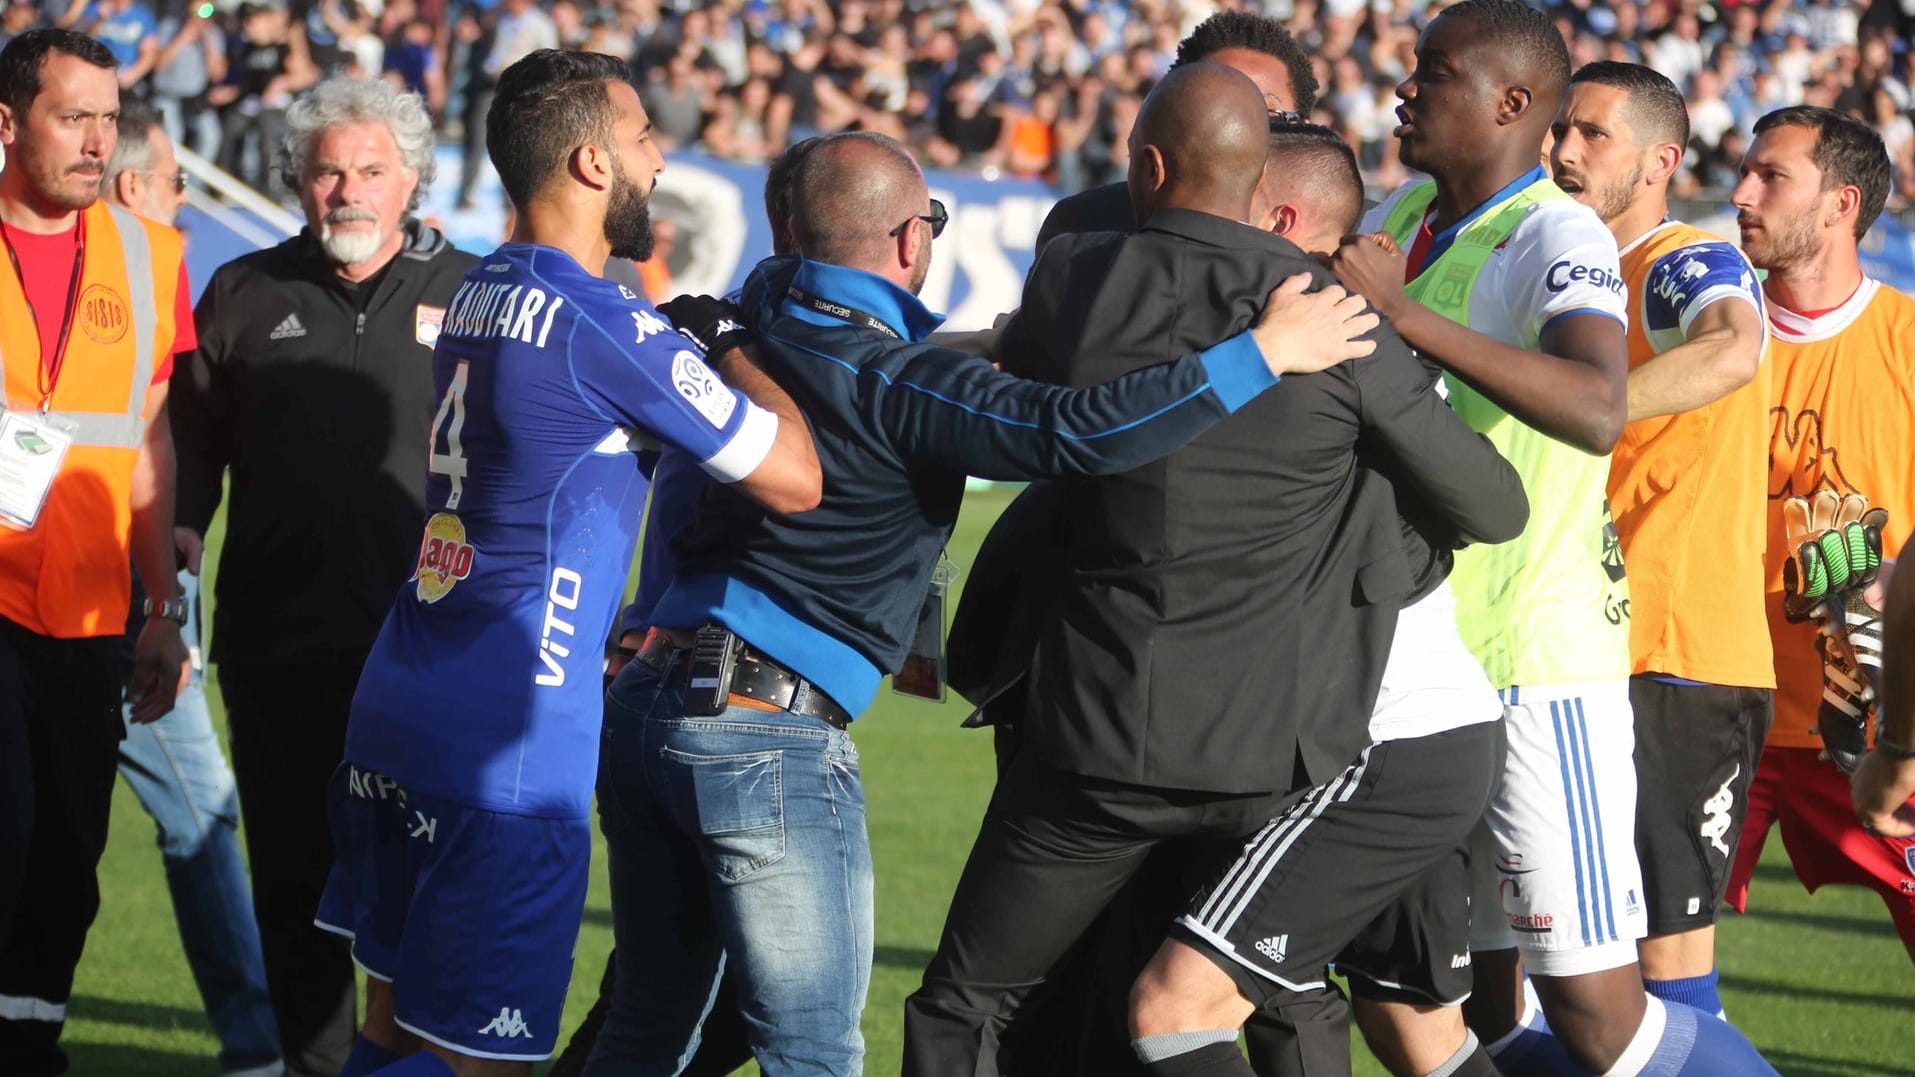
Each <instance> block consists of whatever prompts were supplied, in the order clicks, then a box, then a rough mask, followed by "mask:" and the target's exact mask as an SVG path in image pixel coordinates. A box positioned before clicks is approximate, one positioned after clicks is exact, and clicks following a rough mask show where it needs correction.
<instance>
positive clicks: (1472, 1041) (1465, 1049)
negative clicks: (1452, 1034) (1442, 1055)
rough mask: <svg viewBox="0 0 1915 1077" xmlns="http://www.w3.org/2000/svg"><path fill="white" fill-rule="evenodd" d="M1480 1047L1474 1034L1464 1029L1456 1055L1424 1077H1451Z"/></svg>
mask: <svg viewBox="0 0 1915 1077" xmlns="http://www.w3.org/2000/svg"><path fill="white" fill-rule="evenodd" d="M1482 1046H1483V1045H1482V1042H1481V1041H1480V1040H1478V1039H1477V1038H1476V1033H1474V1032H1471V1031H1469V1030H1467V1029H1465V1030H1464V1032H1463V1046H1461V1047H1458V1048H1457V1049H1456V1053H1455V1054H1453V1055H1451V1056H1450V1057H1449V1061H1447V1062H1444V1063H1443V1064H1442V1065H1440V1066H1438V1067H1436V1068H1435V1069H1433V1070H1431V1071H1430V1072H1429V1073H1427V1074H1425V1075H1424V1077H1451V1075H1452V1074H1455V1073H1457V1072H1458V1071H1460V1070H1461V1069H1462V1068H1463V1063H1465V1062H1468V1061H1469V1060H1470V1057H1471V1056H1472V1055H1474V1054H1476V1052H1477V1051H1478V1050H1480V1049H1481V1048H1482Z"/></svg>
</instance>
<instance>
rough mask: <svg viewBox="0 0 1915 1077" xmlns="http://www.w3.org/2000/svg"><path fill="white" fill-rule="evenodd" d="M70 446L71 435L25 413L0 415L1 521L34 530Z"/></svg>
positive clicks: (16, 412)
mask: <svg viewBox="0 0 1915 1077" xmlns="http://www.w3.org/2000/svg"><path fill="white" fill-rule="evenodd" d="M72 444H73V438H72V436H71V435H69V434H66V433H65V432H63V431H60V430H56V429H54V428H53V426H52V425H50V424H49V423H48V422H47V421H46V420H44V419H41V418H39V417H37V416H34V415H30V414H27V413H24V412H18V411H7V412H0V520H4V521H6V522H7V523H8V524H11V525H12V526H14V527H17V528H20V529H21V530H27V529H30V528H32V527H33V523H34V521H35V520H38V519H39V518H40V509H41V507H42V506H44V505H45V504H46V503H47V491H48V490H51V489H53V480H54V478H56V477H57V476H58V475H59V474H60V464H61V462H62V461H64V460H65V459H66V451H67V447H68V446H69V445H72Z"/></svg>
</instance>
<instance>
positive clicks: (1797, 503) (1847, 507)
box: [1782, 490, 1888, 623]
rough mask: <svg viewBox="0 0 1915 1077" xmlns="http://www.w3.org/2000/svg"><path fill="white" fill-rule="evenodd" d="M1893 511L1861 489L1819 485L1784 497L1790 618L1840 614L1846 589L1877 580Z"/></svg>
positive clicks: (1785, 602) (1785, 601)
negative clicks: (1808, 491)
mask: <svg viewBox="0 0 1915 1077" xmlns="http://www.w3.org/2000/svg"><path fill="white" fill-rule="evenodd" d="M1887 522H1888V513H1887V512H1886V511H1884V510H1882V509H1879V508H1876V509H1871V508H1869V506H1868V498H1866V497H1864V496H1862V495H1861V494H1853V493H1852V494H1848V495H1846V496H1843V495H1840V494H1837V493H1836V492H1835V491H1833V490H1817V491H1816V492H1815V493H1814V494H1812V495H1810V496H1809V497H1791V498H1789V499H1788V500H1787V501H1784V502H1783V503H1782V529H1783V533H1784V535H1785V537H1786V540H1787V542H1788V549H1789V559H1788V560H1787V561H1785V562H1783V563H1782V613H1783V615H1784V616H1785V617H1787V618H1788V619H1789V620H1791V621H1795V622H1798V623H1799V622H1802V621H1806V620H1809V619H1811V618H1815V617H1820V616H1825V615H1835V614H1838V613H1839V612H1840V610H1841V607H1842V606H1843V605H1844V604H1845V601H1846V598H1847V594H1846V593H1847V592H1849V591H1851V590H1853V591H1856V592H1859V591H1861V590H1862V589H1863V588H1865V587H1867V586H1868V584H1870V583H1872V582H1874V580H1875V577H1876V575H1877V573H1879V572H1880V571H1881V567H1882V527H1883V525H1885V524H1886V523H1887Z"/></svg>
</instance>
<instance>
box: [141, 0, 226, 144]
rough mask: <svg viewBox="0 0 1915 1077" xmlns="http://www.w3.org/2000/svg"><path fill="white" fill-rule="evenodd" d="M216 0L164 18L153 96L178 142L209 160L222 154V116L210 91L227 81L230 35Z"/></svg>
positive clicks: (155, 68) (160, 27) (161, 119)
mask: <svg viewBox="0 0 1915 1077" xmlns="http://www.w3.org/2000/svg"><path fill="white" fill-rule="evenodd" d="M214 13H215V9H214V7H213V5H212V4H211V3H195V4H194V5H193V6H192V7H190V8H187V9H186V10H185V11H184V13H183V14H169V15H167V16H165V17H164V18H162V19H160V24H159V31H158V33H157V35H156V36H157V37H158V38H159V40H161V41H163V42H165V44H164V45H161V46H160V50H159V55H158V56H156V57H154V60H153V78H152V92H151V95H150V96H151V100H152V102H153V107H154V108H156V109H158V110H159V112H160V122H161V123H162V124H163V125H164V126H165V128H166V135H167V137H168V138H170V139H172V140H173V143H174V144H175V145H180V146H185V147H187V148H188V149H191V150H192V151H193V152H194V153H197V154H199V155H200V156H201V157H205V158H207V159H208V160H217V159H218V157H219V116H218V114H216V113H215V112H214V111H213V106H212V105H210V104H208V103H207V101H206V92H207V91H208V90H210V89H212V88H213V87H214V86H215V85H217V84H219V83H221V82H224V81H225V80H226V35H225V33H224V32H222V31H221V30H220V27H219V21H218V20H217V19H215V18H213V15H214Z"/></svg>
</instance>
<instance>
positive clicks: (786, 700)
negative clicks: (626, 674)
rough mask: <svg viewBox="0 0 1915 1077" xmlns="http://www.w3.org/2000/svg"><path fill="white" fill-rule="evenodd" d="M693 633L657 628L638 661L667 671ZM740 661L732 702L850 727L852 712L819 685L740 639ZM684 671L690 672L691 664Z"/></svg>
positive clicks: (648, 634)
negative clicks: (788, 712)
mask: <svg viewBox="0 0 1915 1077" xmlns="http://www.w3.org/2000/svg"><path fill="white" fill-rule="evenodd" d="M691 635H692V634H691V633H687V632H682V631H676V630H672V629H664V628H653V629H650V630H648V631H647V632H646V633H645V642H644V643H643V644H642V645H640V646H639V648H638V656H637V658H638V661H640V662H643V663H645V664H646V665H647V666H649V667H651V668H652V669H653V670H656V671H657V672H660V673H664V672H665V671H666V670H667V669H668V668H669V665H670V663H671V659H672V657H673V656H674V655H676V654H677V653H678V652H680V651H689V650H691ZM739 642H740V644H742V645H743V646H742V647H741V649H740V651H739V654H738V661H737V662H736V664H735V665H734V666H733V667H732V674H731V683H730V684H728V685H726V686H725V687H726V691H727V695H728V697H729V698H728V700H727V702H729V703H730V704H731V705H732V706H735V707H748V708H751V709H753V710H765V711H778V710H782V711H790V712H791V713H793V714H802V715H804V716H805V717H807V718H818V719H821V720H823V721H824V723H825V724H826V725H829V726H831V727H832V728H833V729H847V728H849V727H850V725H851V714H850V712H848V711H846V710H845V709H844V708H843V707H841V706H839V705H838V704H837V703H836V702H835V701H834V700H833V699H832V698H831V697H830V696H828V695H826V694H825V693H824V692H823V690H821V689H820V688H819V687H818V686H817V685H815V684H812V683H811V682H810V681H808V680H805V679H804V678H803V677H801V676H799V675H798V674H797V673H795V672H793V671H792V670H790V669H788V668H786V667H785V666H782V665H780V664H779V663H777V662H774V661H772V660H771V659H770V658H767V657H766V656H764V655H762V654H760V653H758V652H757V651H756V650H755V649H753V648H752V646H751V645H750V644H748V643H745V642H744V640H742V639H740V640H739ZM681 672H682V673H686V674H689V665H688V666H687V668H686V669H685V670H682V671H681Z"/></svg>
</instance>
